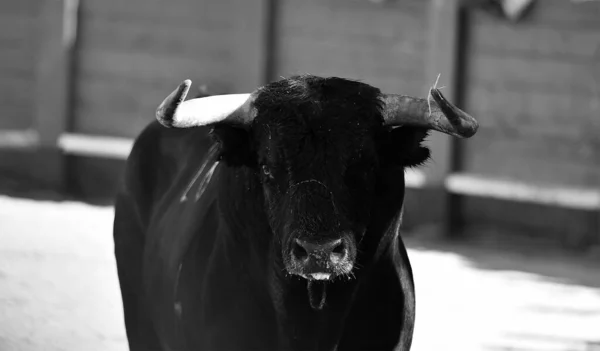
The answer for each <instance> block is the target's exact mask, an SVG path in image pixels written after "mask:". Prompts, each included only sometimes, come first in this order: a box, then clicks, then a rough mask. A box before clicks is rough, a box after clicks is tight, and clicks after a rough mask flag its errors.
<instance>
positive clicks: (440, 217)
mask: <svg viewBox="0 0 600 351" xmlns="http://www.w3.org/2000/svg"><path fill="white" fill-rule="evenodd" d="M459 10H460V5H459V0H431V2H430V8H429V38H428V42H429V52H428V57H427V65H426V84H427V86H426V89H424V90H425V91H428V89H429V88H430V87H431V86H433V84H434V83H435V82H436V79H437V78H438V75H439V81H438V84H437V86H438V87H445V89H443V90H442V92H443V94H444V96H446V97H447V98H448V99H449V100H450V101H452V102H454V103H456V102H457V98H458V91H457V89H458V85H457V84H456V75H457V68H458V66H457V52H458V50H457V47H458V44H459V38H458V30H459ZM428 140H429V142H428V145H429V147H430V148H431V152H432V155H431V157H432V159H433V162H432V163H431V164H430V165H429V166H428V167H424V168H423V171H424V175H425V184H426V185H425V188H424V190H423V196H424V198H423V199H424V201H427V208H428V209H429V210H428V212H431V215H432V221H433V222H434V223H436V224H440V225H442V226H443V227H444V229H448V228H449V227H448V226H449V225H450V224H451V222H452V217H453V213H451V209H452V208H453V207H454V206H452V204H451V203H450V201H451V195H449V194H448V193H447V191H446V189H445V186H444V182H445V180H446V177H447V176H448V174H449V173H451V172H452V171H453V170H454V169H453V167H454V164H453V161H454V155H453V152H454V146H455V145H454V140H453V139H452V138H451V137H449V136H448V135H445V134H442V133H432V134H431V136H430V137H429V139H428Z"/></svg>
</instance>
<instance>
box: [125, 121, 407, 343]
mask: <svg viewBox="0 0 600 351" xmlns="http://www.w3.org/2000/svg"><path fill="white" fill-rule="evenodd" d="M211 145H212V141H211V140H210V139H209V138H208V136H207V128H202V129H195V130H172V129H165V128H163V127H162V126H160V125H158V123H153V124H152V125H150V126H149V127H148V128H147V129H146V130H145V131H144V132H143V134H142V135H141V136H140V137H139V138H138V139H137V141H136V143H135V146H134V149H133V151H132V153H131V156H130V157H129V162H128V166H127V171H126V183H125V188H124V190H123V191H122V192H121V194H120V195H119V197H118V200H117V204H116V218H115V232H114V234H115V248H116V254H117V262H118V268H119V278H120V280H121V289H122V294H123V303H124V308H125V313H126V326H127V334H128V337H129V340H130V345H131V349H132V350H154V349H160V350H232V351H233V350H281V349H283V348H285V347H286V346H290V347H292V346H293V345H295V346H296V347H295V348H296V349H298V350H300V349H301V350H308V349H315V350H316V349H317V347H316V345H320V346H319V348H318V349H324V350H326V349H333V346H334V344H335V343H336V342H338V338H337V336H339V344H338V350H392V349H394V347H395V346H396V345H397V344H398V343H399V342H400V339H401V335H402V334H404V335H405V336H406V339H405V342H410V336H411V334H412V328H413V322H414V307H415V305H414V303H415V302H414V291H413V280H412V274H411V270H410V263H409V261H408V258H407V256H406V251H405V248H404V245H403V244H402V241H401V240H400V238H399V236H397V231H398V227H399V225H400V220H401V219H400V215H399V208H400V207H401V204H402V198H403V189H404V186H403V184H399V183H398V182H399V181H400V182H401V181H402V179H403V174H402V172H401V171H400V172H398V174H396V175H395V177H394V176H392V175H391V177H390V179H394V186H392V187H389V188H388V189H390V190H393V193H388V195H390V196H389V197H388V198H387V200H384V202H382V203H381V209H382V212H383V213H381V219H380V220H381V224H382V225H381V228H384V227H385V228H386V229H385V230H387V231H388V234H387V235H389V236H390V237H394V238H396V240H395V245H389V246H388V247H381V248H380V250H381V251H382V252H381V254H380V257H379V259H378V260H377V262H376V263H375V264H374V265H373V266H370V267H363V268H361V269H360V270H361V271H362V272H360V273H361V274H360V277H361V278H360V281H358V280H353V281H348V282H339V283H340V284H356V285H358V286H359V289H358V292H357V293H356V296H354V297H350V296H343V295H344V294H343V293H342V294H340V296H339V297H340V299H339V300H338V299H336V298H337V296H332V295H334V294H335V293H336V292H335V291H332V292H329V294H330V297H331V299H330V302H329V304H330V306H328V307H327V308H326V309H325V310H323V311H312V310H310V308H309V306H308V304H307V303H306V302H305V301H304V303H302V302H299V303H298V306H297V309H298V310H297V311H287V312H288V313H290V314H292V315H293V316H294V317H298V319H299V320H298V321H296V322H295V324H296V325H295V326H294V329H295V331H296V333H297V334H296V339H292V340H286V339H288V338H287V337H286V335H285V333H286V332H285V331H284V330H282V329H283V327H284V325H283V324H284V323H286V322H285V321H281V320H279V318H278V316H277V312H276V310H275V306H274V302H273V296H271V294H270V292H269V290H268V288H267V285H268V283H267V281H268V279H267V277H266V273H265V272H266V271H267V270H266V268H265V267H266V262H264V261H266V260H269V259H270V257H269V256H270V255H269V253H268V252H265V251H264V249H263V248H261V246H260V243H256V242H244V241H241V242H238V241H236V240H237V239H238V238H239V236H238V235H236V233H238V232H241V231H244V232H247V233H248V235H249V236H251V237H260V236H261V235H264V233H265V232H266V231H268V230H269V229H268V223H267V221H266V218H265V214H264V211H263V209H262V207H261V206H260V205H257V204H259V200H260V197H261V196H262V192H261V190H260V189H259V184H258V183H257V182H253V181H252V179H248V177H247V175H246V174H244V171H243V170H240V169H237V168H233V167H229V166H227V165H226V164H223V163H221V164H219V165H218V166H217V167H216V168H215V169H214V173H213V175H212V177H211V179H210V182H209V183H208V185H207V186H206V189H205V190H204V192H203V193H202V194H201V196H200V198H199V199H198V200H196V196H197V193H198V187H199V186H200V185H201V183H202V180H204V179H205V175H206V172H203V173H202V174H201V175H200V177H199V178H198V179H197V180H196V182H194V185H193V186H192V187H191V188H190V189H189V191H187V199H186V200H184V201H183V202H182V201H181V200H182V196H184V193H186V188H187V187H188V185H189V184H190V183H191V182H192V180H193V178H194V176H195V174H196V173H197V171H198V169H199V168H200V167H201V165H202V164H203V162H205V161H206V159H207V158H208V157H210V155H209V148H210V147H211ZM182 150H189V152H186V153H184V157H182ZM213 164H214V161H213V160H210V161H209V162H208V164H207V166H206V167H205V171H206V170H209V169H210V168H211V166H212V165H213ZM181 263H183V264H182V265H181V267H182V268H181V270H179V267H180V264H181ZM298 283H299V284H300V282H298ZM302 292H303V293H302V294H301V296H299V300H302V299H305V298H306V296H305V293H304V292H305V290H304V289H302ZM346 307H350V308H349V311H348V312H349V314H348V315H347V316H346V315H345V314H344V313H339V310H340V309H344V308H346ZM178 311H181V314H180V315H181V316H180V317H179V316H178V315H179V313H178ZM282 339H283V340H282ZM282 343H289V344H288V345H282Z"/></svg>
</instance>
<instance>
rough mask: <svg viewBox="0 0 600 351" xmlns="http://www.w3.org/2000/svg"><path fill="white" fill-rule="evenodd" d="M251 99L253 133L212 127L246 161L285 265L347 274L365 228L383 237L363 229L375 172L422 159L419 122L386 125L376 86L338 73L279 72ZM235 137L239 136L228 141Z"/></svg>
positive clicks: (313, 275)
mask: <svg viewBox="0 0 600 351" xmlns="http://www.w3.org/2000/svg"><path fill="white" fill-rule="evenodd" d="M254 104H255V106H256V108H257V116H256V118H255V119H254V121H253V123H252V125H251V130H250V131H249V132H241V131H240V133H239V134H236V135H235V136H233V135H232V134H231V130H230V129H228V128H231V127H220V128H219V127H218V128H216V129H215V131H216V134H217V136H219V137H220V139H221V140H222V143H223V144H224V145H225V144H228V145H225V146H226V149H231V151H230V152H229V154H228V155H225V159H226V160H229V162H237V163H241V164H245V165H246V166H248V167H251V168H252V169H253V170H254V173H255V174H256V176H257V177H258V179H259V180H260V182H261V184H262V187H263V192H264V209H265V211H266V213H267V217H268V219H269V223H270V231H271V233H270V234H271V235H272V240H271V245H272V246H273V249H274V250H276V251H277V252H278V253H279V254H278V255H277V256H278V257H280V259H281V261H282V262H281V263H282V264H283V267H284V270H285V271H286V272H287V273H288V275H292V276H297V277H301V278H304V279H308V280H309V281H315V280H324V281H335V280H339V279H340V278H351V277H352V276H354V271H355V263H356V262H357V255H361V254H363V255H364V254H365V253H364V250H362V247H361V244H364V242H363V240H364V239H365V236H369V237H368V238H367V241H370V242H373V241H379V240H381V236H383V233H367V228H368V226H369V223H370V221H371V211H372V209H373V204H374V202H375V201H376V198H377V196H378V194H377V191H376V186H377V184H378V179H379V175H380V173H381V172H383V171H385V169H388V168H390V167H392V168H394V167H395V168H402V167H403V166H407V165H413V164H415V163H420V162H422V161H424V160H425V159H426V158H427V157H428V156H429V151H428V150H427V149H425V148H423V147H421V146H420V142H421V141H422V140H423V137H424V136H425V129H422V128H421V129H419V128H404V129H403V128H398V129H397V131H396V132H394V131H392V130H391V128H389V127H385V126H384V125H383V117H382V105H383V103H382V101H381V99H380V92H379V90H378V89H376V88H373V87H371V86H369V85H366V84H362V83H358V82H353V81H348V80H343V79H327V80H325V79H322V78H310V79H297V80H283V81H279V82H276V83H272V84H270V85H268V86H267V87H265V88H263V89H261V90H260V92H259V95H258V97H257V99H256V101H255V103H254ZM400 131H402V132H403V134H401V133H398V132H400ZM228 133H229V134H228ZM245 133H247V135H246V134H245ZM233 140H235V142H239V141H240V140H244V142H243V145H242V144H239V145H237V146H236V147H235V148H231V147H230V145H232V144H234V143H235V142H234V141H233ZM390 143H392V144H393V145H390ZM240 150H244V151H243V152H242V153H240ZM390 150H393V151H391V152H390ZM240 155H243V156H240ZM234 156H235V157H237V158H238V160H237V161H235V157H234ZM397 182H398V183H402V179H397ZM390 190H391V189H390ZM402 195H403V194H397V196H398V197H400V198H401V197H402ZM398 210H399V209H398ZM377 235H379V237H376V236H377ZM316 305H318V303H317V304H316Z"/></svg>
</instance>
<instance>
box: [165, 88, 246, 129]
mask: <svg viewBox="0 0 600 351" xmlns="http://www.w3.org/2000/svg"><path fill="white" fill-rule="evenodd" d="M191 85H192V81H191V80H189V79H186V80H184V81H183V83H181V84H180V85H179V86H178V87H177V89H175V90H174V91H173V92H172V93H171V94H170V95H169V96H167V97H166V98H165V100H164V101H163V102H162V103H161V104H160V105H159V106H158V109H157V110H156V118H157V119H158V121H159V122H160V123H161V124H162V125H163V126H165V127H170V128H171V127H173V128H190V127H199V126H205V125H208V124H211V123H216V122H224V121H227V122H231V123H233V124H240V125H247V124H250V123H251V122H252V120H253V119H254V117H255V116H256V110H255V108H254V107H253V102H254V97H255V94H227V95H214V96H208V97H203V98H197V99H190V100H187V101H184V100H185V97H186V96H187V94H188V92H189V90H190V86H191Z"/></svg>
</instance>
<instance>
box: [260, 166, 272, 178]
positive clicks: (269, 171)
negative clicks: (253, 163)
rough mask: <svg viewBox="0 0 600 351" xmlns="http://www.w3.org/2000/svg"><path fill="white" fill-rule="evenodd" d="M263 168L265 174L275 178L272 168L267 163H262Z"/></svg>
mask: <svg viewBox="0 0 600 351" xmlns="http://www.w3.org/2000/svg"><path fill="white" fill-rule="evenodd" d="M261 169H262V172H263V174H264V175H265V176H267V177H269V178H273V174H271V170H270V169H269V167H268V166H267V165H262V166H261Z"/></svg>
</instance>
